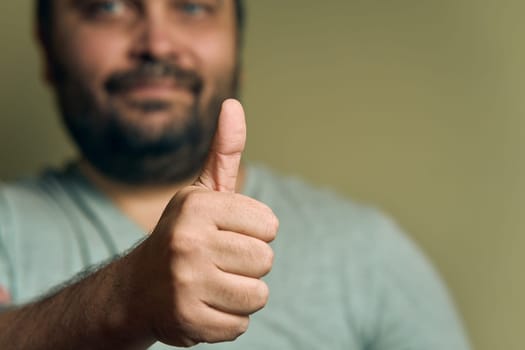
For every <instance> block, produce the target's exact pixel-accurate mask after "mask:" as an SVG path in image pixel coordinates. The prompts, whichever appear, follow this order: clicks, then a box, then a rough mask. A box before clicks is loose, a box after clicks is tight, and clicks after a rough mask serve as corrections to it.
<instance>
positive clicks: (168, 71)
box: [105, 61, 203, 94]
mask: <svg viewBox="0 0 525 350" xmlns="http://www.w3.org/2000/svg"><path fill="white" fill-rule="evenodd" d="M158 79H171V80H173V83H174V85H176V86H178V87H182V88H185V89H188V90H190V91H192V92H193V93H195V94H198V93H200V91H201V89H202V84H203V79H202V78H201V77H200V75H199V74H197V73H196V72H195V71H192V70H187V69H183V68H181V67H180V66H178V65H177V64H173V63H171V62H166V61H148V62H143V63H140V65H139V66H137V67H136V68H134V69H131V70H127V71H122V72H117V73H114V74H112V75H111V76H110V77H109V78H108V80H107V81H106V83H105V88H106V90H107V91H108V92H109V93H119V92H122V91H126V90H129V89H131V88H133V87H135V86H138V85H140V84H144V83H145V82H146V83H147V82H149V81H155V80H158Z"/></svg>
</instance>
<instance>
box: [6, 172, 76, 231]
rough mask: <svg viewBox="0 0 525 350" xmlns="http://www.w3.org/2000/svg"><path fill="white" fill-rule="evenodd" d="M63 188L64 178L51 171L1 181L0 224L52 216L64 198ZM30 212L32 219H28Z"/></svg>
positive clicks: (65, 181) (36, 220)
mask: <svg viewBox="0 0 525 350" xmlns="http://www.w3.org/2000/svg"><path fill="white" fill-rule="evenodd" d="M66 189H67V180H66V179H65V178H64V177H63V176H62V174H61V173H59V172H58V171H54V170H49V171H45V172H43V173H42V174H41V175H38V176H33V177H28V178H24V179H20V180H17V181H13V182H4V183H0V225H2V223H3V225H6V224H9V223H12V224H14V223H20V222H24V221H31V222H39V221H41V220H50V219H52V218H53V216H52V215H51V214H52V213H54V212H56V211H62V209H63V208H62V207H63V205H64V204H62V203H63V202H64V201H65V200H66V198H67V190H66ZM29 213H30V215H31V220H27V215H28V214H29ZM11 229H12V228H11ZM8 231H11V230H8Z"/></svg>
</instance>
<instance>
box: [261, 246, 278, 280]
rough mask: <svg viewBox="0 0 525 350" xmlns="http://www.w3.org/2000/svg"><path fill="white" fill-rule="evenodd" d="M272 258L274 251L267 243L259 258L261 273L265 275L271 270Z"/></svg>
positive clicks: (273, 257)
mask: <svg viewBox="0 0 525 350" xmlns="http://www.w3.org/2000/svg"><path fill="white" fill-rule="evenodd" d="M274 259H275V253H274V251H273V249H272V248H271V247H270V246H269V245H266V246H265V249H264V250H263V253H262V256H261V260H260V264H261V269H262V272H263V275H266V274H267V273H269V272H270V271H271V270H272V266H273V261H274Z"/></svg>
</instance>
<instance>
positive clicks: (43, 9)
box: [36, 0, 246, 45]
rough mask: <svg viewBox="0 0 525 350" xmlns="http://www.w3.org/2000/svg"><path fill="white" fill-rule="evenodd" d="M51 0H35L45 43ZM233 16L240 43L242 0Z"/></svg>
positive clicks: (48, 36) (243, 21)
mask: <svg viewBox="0 0 525 350" xmlns="http://www.w3.org/2000/svg"><path fill="white" fill-rule="evenodd" d="M52 1H53V0H36V20H37V25H38V31H39V32H40V35H41V36H42V40H43V41H44V44H45V45H48V44H49V42H50V34H51V32H50V30H49V29H50V28H51V13H52V11H51V3H52ZM235 18H236V21H237V38H238V41H239V44H242V39H243V34H244V25H245V21H246V19H245V13H244V3H243V0H235Z"/></svg>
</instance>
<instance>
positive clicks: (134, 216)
mask: <svg viewBox="0 0 525 350" xmlns="http://www.w3.org/2000/svg"><path fill="white" fill-rule="evenodd" d="M79 168H80V171H81V172H82V173H83V174H84V175H85V176H86V177H87V178H88V179H89V181H91V182H92V183H93V184H94V185H95V186H96V187H97V188H98V189H99V190H100V191H102V192H103V193H104V194H105V195H106V196H107V197H108V198H110V200H111V201H112V202H113V203H114V204H115V206H117V207H118V208H119V209H120V210H121V211H122V212H123V213H124V214H125V215H126V216H128V217H129V218H130V219H131V220H132V221H134V222H135V223H136V224H137V225H139V227H141V228H142V229H143V230H144V232H147V233H150V232H151V231H152V230H153V229H154V228H155V226H156V224H157V222H158V220H159V219H160V216H161V214H162V212H163V210H164V208H165V207H166V205H167V204H168V202H169V201H170V199H171V198H172V197H173V196H174V195H175V194H176V193H177V192H178V191H179V190H180V189H181V188H183V187H186V186H188V185H190V184H192V183H193V182H194V181H195V179H188V180H187V181H183V182H179V183H174V184H163V185H150V184H148V185H130V184H125V183H122V182H119V181H116V180H113V179H110V178H108V177H106V176H104V175H103V174H101V173H100V172H99V171H98V170H97V169H96V168H94V167H93V166H92V165H91V164H89V163H88V162H87V161H85V160H82V161H80V165H79ZM244 172H245V169H244V166H242V165H241V167H240V169H239V176H238V178H237V179H238V180H237V191H238V192H239V191H240V190H241V189H242V186H243V183H244Z"/></svg>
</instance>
